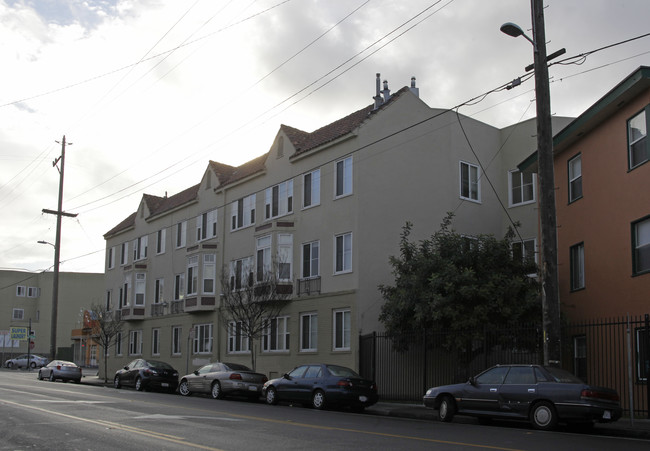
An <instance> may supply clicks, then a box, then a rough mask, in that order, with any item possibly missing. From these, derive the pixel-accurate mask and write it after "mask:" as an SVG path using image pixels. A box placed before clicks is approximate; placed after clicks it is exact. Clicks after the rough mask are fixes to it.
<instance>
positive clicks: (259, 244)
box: [255, 235, 272, 282]
mask: <svg viewBox="0 0 650 451" xmlns="http://www.w3.org/2000/svg"><path fill="white" fill-rule="evenodd" d="M255 242H256V246H255V281H256V282H264V280H265V279H266V277H268V273H269V271H270V270H271V243H272V238H271V235H264V236H261V237H259V238H257V239H256V240H255Z"/></svg>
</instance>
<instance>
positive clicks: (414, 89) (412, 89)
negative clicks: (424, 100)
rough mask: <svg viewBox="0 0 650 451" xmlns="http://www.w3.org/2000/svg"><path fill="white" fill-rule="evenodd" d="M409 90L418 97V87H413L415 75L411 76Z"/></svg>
mask: <svg viewBox="0 0 650 451" xmlns="http://www.w3.org/2000/svg"><path fill="white" fill-rule="evenodd" d="M410 89H411V92H412V93H413V94H415V95H416V96H417V97H420V88H416V87H415V77H411V88H410Z"/></svg>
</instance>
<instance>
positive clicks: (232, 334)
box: [228, 321, 250, 353]
mask: <svg viewBox="0 0 650 451" xmlns="http://www.w3.org/2000/svg"><path fill="white" fill-rule="evenodd" d="M249 350H250V348H249V346H248V336H246V334H245V332H244V330H243V327H242V323H241V321H237V322H235V321H231V322H230V324H228V352H230V353H238V352H249Z"/></svg>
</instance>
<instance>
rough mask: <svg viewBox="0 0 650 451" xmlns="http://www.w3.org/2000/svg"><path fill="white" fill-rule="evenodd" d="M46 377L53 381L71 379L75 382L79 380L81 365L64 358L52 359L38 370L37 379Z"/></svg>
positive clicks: (40, 379)
mask: <svg viewBox="0 0 650 451" xmlns="http://www.w3.org/2000/svg"><path fill="white" fill-rule="evenodd" d="M43 379H48V380H50V381H51V382H54V381H55V380H57V379H60V380H62V381H63V382H66V381H73V382H76V383H77V384H78V383H79V382H81V367H79V366H77V365H76V364H75V363H73V362H68V361H66V360H52V361H51V362H50V363H48V364H47V365H46V366H44V367H43V368H41V369H40V370H38V380H39V381H42V380H43Z"/></svg>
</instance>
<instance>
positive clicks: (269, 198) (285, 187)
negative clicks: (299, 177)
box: [264, 180, 293, 219]
mask: <svg viewBox="0 0 650 451" xmlns="http://www.w3.org/2000/svg"><path fill="white" fill-rule="evenodd" d="M292 212H293V180H288V181H286V182H282V183H280V184H279V185H275V186H272V187H271V188H267V189H266V192H265V195H264V219H271V218H277V217H278V216H284V215H286V214H289V213H292Z"/></svg>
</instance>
